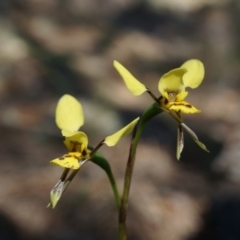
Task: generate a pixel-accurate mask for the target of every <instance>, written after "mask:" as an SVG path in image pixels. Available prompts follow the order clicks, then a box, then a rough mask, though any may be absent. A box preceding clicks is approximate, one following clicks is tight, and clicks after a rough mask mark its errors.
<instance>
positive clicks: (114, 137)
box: [104, 117, 139, 147]
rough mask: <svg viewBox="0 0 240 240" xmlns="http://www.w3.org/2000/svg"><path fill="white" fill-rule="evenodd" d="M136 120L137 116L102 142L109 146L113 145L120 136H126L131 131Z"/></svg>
mask: <svg viewBox="0 0 240 240" xmlns="http://www.w3.org/2000/svg"><path fill="white" fill-rule="evenodd" d="M138 120H139V117H138V118H136V119H135V120H133V121H132V122H131V123H129V124H128V125H127V126H126V127H124V128H122V129H121V130H119V131H118V132H116V133H114V134H112V135H110V136H108V137H106V138H105V140H104V143H105V144H106V145H107V146H109V147H112V146H115V145H116V144H117V143H118V142H119V140H120V139H121V138H122V137H124V136H127V135H128V134H130V133H131V132H132V130H133V128H134V127H135V125H136V124H137V122H138Z"/></svg>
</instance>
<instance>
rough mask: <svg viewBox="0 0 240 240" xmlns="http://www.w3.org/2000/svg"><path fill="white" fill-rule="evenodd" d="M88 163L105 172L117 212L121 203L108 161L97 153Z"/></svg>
mask: <svg viewBox="0 0 240 240" xmlns="http://www.w3.org/2000/svg"><path fill="white" fill-rule="evenodd" d="M90 161H91V162H93V163H95V164H97V165H98V166H99V167H101V168H102V169H103V170H104V171H105V172H106V174H107V176H108V179H109V181H110V184H111V187H112V190H113V194H114V197H115V200H116V204H117V207H118V210H119V209H120V203H121V200H120V195H119V192H118V188H117V184H116V181H115V178H114V176H113V174H112V170H111V167H110V165H109V163H108V161H107V160H106V159H105V158H104V157H103V156H102V155H101V154H100V153H98V152H96V153H94V154H93V156H92V157H91V159H90Z"/></svg>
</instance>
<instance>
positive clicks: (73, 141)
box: [49, 94, 139, 208]
mask: <svg viewBox="0 0 240 240" xmlns="http://www.w3.org/2000/svg"><path fill="white" fill-rule="evenodd" d="M138 120H139V117H138V118H136V119H135V120H133V121H132V122H131V123H129V124H128V125H127V126H125V127H124V128H122V129H121V130H119V131H118V132H116V133H114V134H112V135H110V136H107V137H106V138H105V139H104V140H103V141H101V142H100V143H99V144H98V145H97V146H96V147H95V148H94V149H93V150H91V149H90V148H89V147H88V137H87V135H86V134H85V133H84V132H81V131H78V130H79V128H80V127H81V126H82V125H83V123H84V115H83V109H82V106H81V104H80V102H78V100H77V99H76V98H74V97H73V96H71V95H68V94H66V95H64V96H62V97H61V98H60V100H59V102H58V104H57V108H56V124H57V126H58V127H59V128H60V130H61V132H62V135H63V136H64V137H65V140H64V144H65V146H66V147H67V149H68V153H67V154H64V155H63V156H61V157H58V158H55V159H53V160H51V161H50V164H52V165H57V166H59V167H62V168H64V169H65V170H64V172H63V174H62V176H61V178H60V180H59V182H58V183H57V184H56V185H55V187H54V188H53V189H52V191H51V193H50V199H51V203H50V204H49V206H52V207H53V208H54V207H55V206H56V204H57V202H58V200H59V199H60V197H61V194H62V192H63V191H64V190H65V189H66V187H67V186H68V184H69V183H70V181H71V180H72V178H73V177H74V176H75V174H76V172H77V171H78V170H79V168H80V167H81V166H82V165H83V164H84V163H86V162H87V161H88V160H89V159H91V156H92V155H93V154H94V153H95V152H96V151H97V150H98V149H99V148H100V147H101V146H102V145H103V144H106V145H107V146H109V147H112V146H115V145H116V144H117V143H118V142H119V140H120V139H121V138H122V137H124V136H126V135H128V134H130V133H131V131H132V130H133V128H134V126H135V125H136V124H137V122H138ZM70 170H73V172H72V173H71V174H70V175H69V177H67V176H68V174H69V171H70ZM66 183H67V184H66Z"/></svg>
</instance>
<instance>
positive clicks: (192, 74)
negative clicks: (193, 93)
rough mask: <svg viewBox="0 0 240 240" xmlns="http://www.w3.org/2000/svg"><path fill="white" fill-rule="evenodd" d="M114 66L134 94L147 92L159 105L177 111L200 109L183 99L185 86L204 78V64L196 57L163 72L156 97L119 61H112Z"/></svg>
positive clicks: (193, 111)
mask: <svg viewBox="0 0 240 240" xmlns="http://www.w3.org/2000/svg"><path fill="white" fill-rule="evenodd" d="M114 67H115V68H116V69H117V71H118V72H119V74H120V75H121V76H122V78H123V80H124V82H125V84H126V86H127V88H128V89H129V90H130V91H131V92H132V93H133V94H134V95H136V96H138V95H141V94H142V93H144V92H148V93H149V94H150V95H151V96H152V97H153V98H154V100H155V101H157V102H158V104H160V106H161V107H163V108H164V109H166V110H171V111H175V112H177V113H186V114H191V113H198V112H200V110H198V109H196V108H195V107H194V106H192V105H191V104H189V103H188V102H185V101H183V100H184V99H185V98H186V97H187V95H188V92H186V91H185V88H186V87H190V88H197V87H198V86H199V85H200V84H201V82H202V80H203V78H204V66H203V64H202V62H201V61H199V60H197V59H192V60H188V61H187V62H185V63H184V64H183V65H182V66H181V67H180V68H176V69H173V70H171V71H169V72H168V73H166V74H164V75H163V76H162V77H161V78H160V80H159V83H158V90H159V92H160V93H161V95H162V97H161V98H156V97H155V96H154V95H153V93H152V92H150V90H149V89H148V88H147V87H146V86H144V85H143V84H142V83H140V82H139V81H138V80H137V79H136V78H135V77H133V75H132V74H131V73H130V72H129V71H128V70H127V69H126V68H124V67H123V66H122V65H121V64H120V63H119V62H117V61H114Z"/></svg>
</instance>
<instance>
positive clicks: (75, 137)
mask: <svg viewBox="0 0 240 240" xmlns="http://www.w3.org/2000/svg"><path fill="white" fill-rule="evenodd" d="M64 133H65V134H66V132H64ZM64 144H65V146H66V147H67V149H68V150H69V151H70V152H73V151H75V152H81V153H82V151H83V150H84V149H87V146H88V137H87V135H86V134H85V133H84V132H75V133H74V134H72V133H71V135H70V134H69V135H67V134H66V138H65V141H64Z"/></svg>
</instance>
